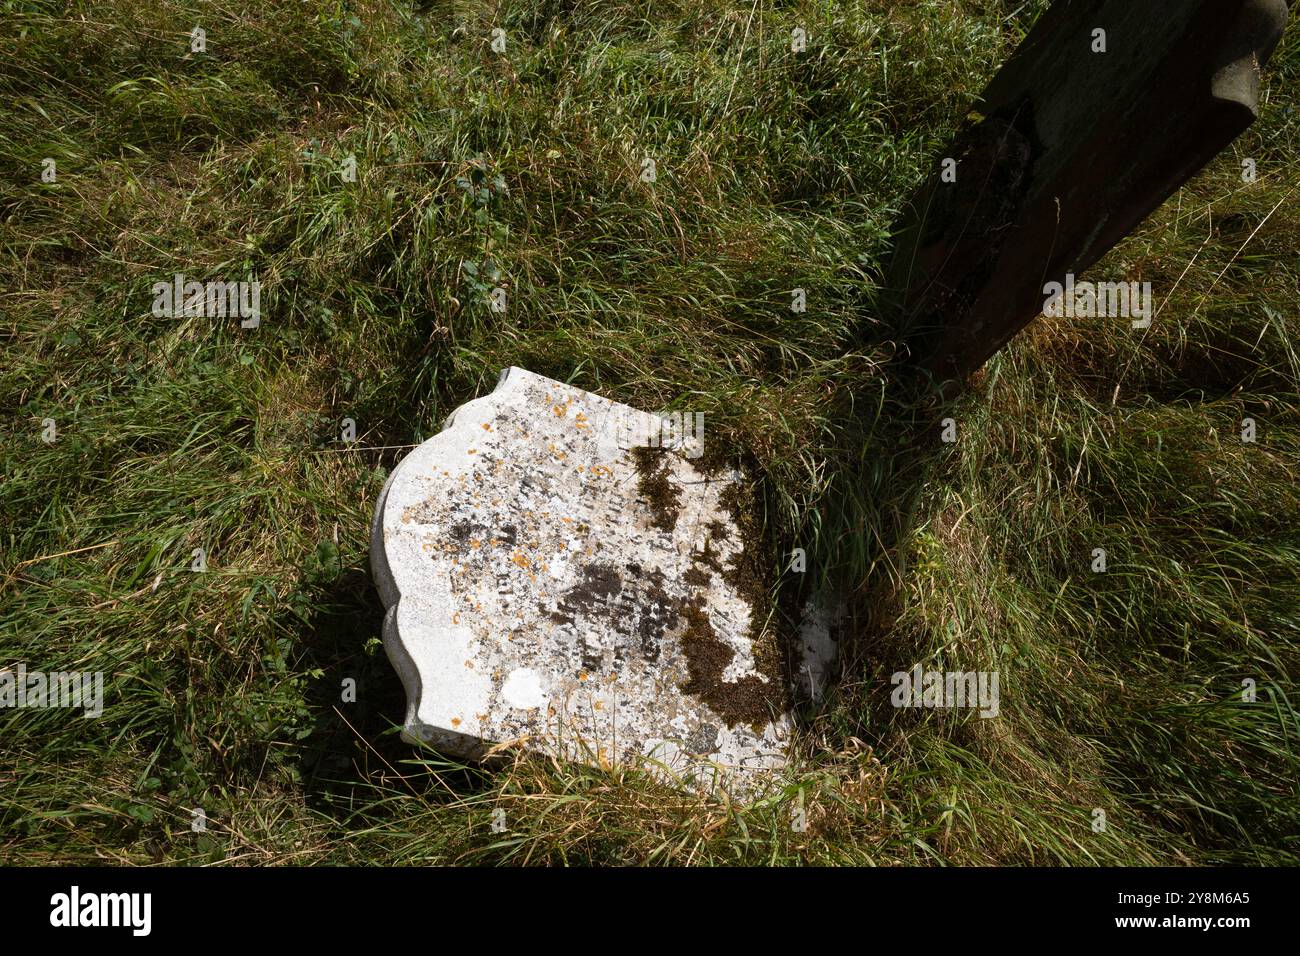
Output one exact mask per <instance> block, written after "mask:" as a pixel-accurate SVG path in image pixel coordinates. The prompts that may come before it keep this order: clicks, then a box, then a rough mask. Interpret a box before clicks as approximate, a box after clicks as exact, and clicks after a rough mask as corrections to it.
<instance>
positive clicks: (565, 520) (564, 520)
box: [560, 518, 573, 524]
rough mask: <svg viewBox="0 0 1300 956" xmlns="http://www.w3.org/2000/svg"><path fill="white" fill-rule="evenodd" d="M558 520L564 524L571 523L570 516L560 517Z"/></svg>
mask: <svg viewBox="0 0 1300 956" xmlns="http://www.w3.org/2000/svg"><path fill="white" fill-rule="evenodd" d="M560 520H561V521H563V522H564V523H565V524H573V519H572V518H561V519H560Z"/></svg>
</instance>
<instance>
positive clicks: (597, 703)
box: [591, 700, 605, 710]
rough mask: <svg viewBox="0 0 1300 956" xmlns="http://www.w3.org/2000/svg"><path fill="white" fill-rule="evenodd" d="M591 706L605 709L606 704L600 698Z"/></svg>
mask: <svg viewBox="0 0 1300 956" xmlns="http://www.w3.org/2000/svg"><path fill="white" fill-rule="evenodd" d="M591 706H592V707H594V708H595V709H596V710H604V709H605V704H604V702H603V701H599V700H598V701H596V702H595V703H594V704H592V705H591Z"/></svg>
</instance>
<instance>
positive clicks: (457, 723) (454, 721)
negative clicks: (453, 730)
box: [451, 717, 460, 727]
mask: <svg viewBox="0 0 1300 956" xmlns="http://www.w3.org/2000/svg"><path fill="white" fill-rule="evenodd" d="M451 725H452V726H453V727H459V726H460V718H459V717H453V718H452V719H451Z"/></svg>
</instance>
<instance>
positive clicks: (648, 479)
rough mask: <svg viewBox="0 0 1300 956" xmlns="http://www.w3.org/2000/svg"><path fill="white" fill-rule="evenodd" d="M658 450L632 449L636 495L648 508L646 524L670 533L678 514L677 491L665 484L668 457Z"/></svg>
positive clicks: (666, 481)
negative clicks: (643, 500)
mask: <svg viewBox="0 0 1300 956" xmlns="http://www.w3.org/2000/svg"><path fill="white" fill-rule="evenodd" d="M670 454H671V452H666V451H662V450H660V449H658V448H644V447H642V448H633V449H632V458H633V460H635V461H636V470H637V492H638V493H639V494H640V495H641V497H642V498H644V499H645V500H646V502H647V503H648V504H649V505H650V513H651V518H650V523H651V524H653V525H654V526H655V527H656V528H658V529H659V530H660V531H669V532H671V531H672V530H673V529H674V528H676V527H677V518H678V516H679V515H680V514H681V509H682V504H681V497H682V492H681V489H680V488H678V487H677V486H676V485H675V484H673V483H672V482H671V481H669V480H668V460H669V458H668V456H669V455H670Z"/></svg>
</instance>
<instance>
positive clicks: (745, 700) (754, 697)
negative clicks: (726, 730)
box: [681, 604, 787, 731]
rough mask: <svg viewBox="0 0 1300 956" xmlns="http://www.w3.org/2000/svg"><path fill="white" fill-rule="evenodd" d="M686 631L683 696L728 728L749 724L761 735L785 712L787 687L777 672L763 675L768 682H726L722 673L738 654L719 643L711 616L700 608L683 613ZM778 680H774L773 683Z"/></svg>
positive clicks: (753, 677)
mask: <svg viewBox="0 0 1300 956" xmlns="http://www.w3.org/2000/svg"><path fill="white" fill-rule="evenodd" d="M682 617H683V618H685V621H686V629H685V631H683V633H682V639H681V642H682V652H683V654H684V655H685V657H686V671H687V674H688V675H689V678H688V680H687V681H686V683H684V684H682V691H683V693H687V694H693V695H695V696H696V697H698V698H699V699H700V700H702V701H703V702H704V703H705V704H707V705H708V706H709V709H710V710H712V711H713V712H714V713H715V714H717V715H718V716H719V717H721V718H722V719H723V720H725V721H726V723H727V726H728V727H734V726H736V725H737V724H749V725H750V726H752V727H753V728H754V729H755V731H760V730H761V729H762V727H763V725H764V724H766V723H767V722H768V721H769V720H771V719H772V717H773V716H774V715H775V714H777V713H779V712H781V711H782V710H784V709H785V706H786V697H787V694H786V691H785V683H784V682H783V681H782V680H781V675H780V672H779V670H778V672H777V673H776V675H771V674H769V673H767V672H766V671H764V669H763V668H762V667H761V666H760V668H759V669H760V671H764V676H765V677H767V678H768V680H767V681H764V680H762V679H761V678H760V677H758V676H757V675H754V674H750V675H747V676H745V677H742V678H741V679H740V680H738V681H724V680H723V679H722V674H723V672H724V671H725V670H726V669H727V665H728V664H730V663H731V659H732V658H733V657H735V651H733V650H732V649H731V648H730V647H728V646H727V645H726V644H725V643H724V642H723V641H721V640H719V639H718V636H717V634H716V633H714V630H713V625H712V624H710V623H709V618H708V615H706V614H705V613H704V611H703V610H701V608H700V606H699V605H698V604H690V605H687V606H685V607H683V609H682ZM773 676H775V679H773Z"/></svg>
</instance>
